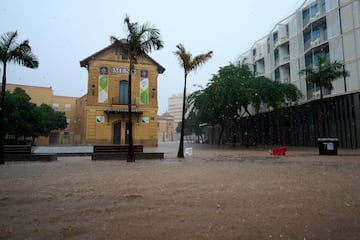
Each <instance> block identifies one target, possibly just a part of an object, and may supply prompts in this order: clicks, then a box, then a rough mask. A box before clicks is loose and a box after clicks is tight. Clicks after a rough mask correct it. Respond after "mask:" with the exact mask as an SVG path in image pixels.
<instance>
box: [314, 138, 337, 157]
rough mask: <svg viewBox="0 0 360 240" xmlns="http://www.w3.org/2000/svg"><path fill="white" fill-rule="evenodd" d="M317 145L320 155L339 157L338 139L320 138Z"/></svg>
mask: <svg viewBox="0 0 360 240" xmlns="http://www.w3.org/2000/svg"><path fill="white" fill-rule="evenodd" d="M317 143H318V147H319V153H320V155H337V149H338V144H339V139H338V138H318V139H317Z"/></svg>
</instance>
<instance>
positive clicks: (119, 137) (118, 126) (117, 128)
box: [113, 122, 121, 144]
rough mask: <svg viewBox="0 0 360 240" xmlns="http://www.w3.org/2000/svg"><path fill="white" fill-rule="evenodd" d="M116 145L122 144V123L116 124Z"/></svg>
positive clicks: (114, 141) (114, 140)
mask: <svg viewBox="0 0 360 240" xmlns="http://www.w3.org/2000/svg"><path fill="white" fill-rule="evenodd" d="M113 143H114V144H120V143H121V122H117V123H115V124H114V139H113Z"/></svg>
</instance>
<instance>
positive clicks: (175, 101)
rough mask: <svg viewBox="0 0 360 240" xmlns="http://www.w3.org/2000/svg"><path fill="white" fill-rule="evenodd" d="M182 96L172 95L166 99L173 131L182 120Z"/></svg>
mask: <svg viewBox="0 0 360 240" xmlns="http://www.w3.org/2000/svg"><path fill="white" fill-rule="evenodd" d="M182 105H183V94H173V95H171V96H170V97H169V98H168V108H169V109H168V110H169V111H168V112H169V114H170V115H171V116H173V117H174V130H175V129H176V127H177V126H178V124H179V123H180V122H181V118H182Z"/></svg>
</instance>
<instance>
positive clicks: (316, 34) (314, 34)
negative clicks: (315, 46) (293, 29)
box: [311, 28, 320, 41]
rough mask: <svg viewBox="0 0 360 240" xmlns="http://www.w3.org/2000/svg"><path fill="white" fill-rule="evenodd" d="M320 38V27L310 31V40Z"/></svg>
mask: <svg viewBox="0 0 360 240" xmlns="http://www.w3.org/2000/svg"><path fill="white" fill-rule="evenodd" d="M319 39H320V29H319V28H315V29H313V31H312V32H311V41H315V40H319Z"/></svg>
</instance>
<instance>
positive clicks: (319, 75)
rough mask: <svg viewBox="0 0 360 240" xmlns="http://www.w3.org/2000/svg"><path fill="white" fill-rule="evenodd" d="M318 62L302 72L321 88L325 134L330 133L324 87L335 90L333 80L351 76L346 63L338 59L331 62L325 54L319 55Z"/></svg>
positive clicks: (307, 79) (308, 79)
mask: <svg viewBox="0 0 360 240" xmlns="http://www.w3.org/2000/svg"><path fill="white" fill-rule="evenodd" d="M317 59H318V62H317V63H316V64H315V65H314V66H313V65H310V66H308V67H306V68H305V69H303V70H301V71H300V73H301V74H305V75H306V76H305V79H306V81H307V82H310V83H314V84H315V85H316V86H318V87H319V88H320V105H321V121H322V129H323V134H324V135H328V127H327V124H326V122H327V120H326V113H325V112H326V111H325V104H324V101H323V89H328V90H333V85H332V82H333V81H334V80H335V79H337V78H339V77H347V76H349V72H348V71H346V70H345V68H344V65H343V64H341V63H339V62H338V61H333V62H330V61H329V60H328V59H327V58H326V57H325V56H323V55H317Z"/></svg>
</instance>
